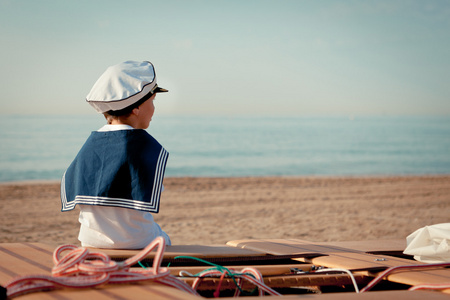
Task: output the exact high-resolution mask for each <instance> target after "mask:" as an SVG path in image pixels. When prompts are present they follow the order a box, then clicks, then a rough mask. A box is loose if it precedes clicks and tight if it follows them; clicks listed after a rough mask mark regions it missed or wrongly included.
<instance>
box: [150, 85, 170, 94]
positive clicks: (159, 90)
mask: <svg viewBox="0 0 450 300" xmlns="http://www.w3.org/2000/svg"><path fill="white" fill-rule="evenodd" d="M168 91H169V90H166V89H163V88H162V87H159V86H158V87H157V88H156V89H155V90H154V91H153V93H154V94H156V93H166V92H168Z"/></svg>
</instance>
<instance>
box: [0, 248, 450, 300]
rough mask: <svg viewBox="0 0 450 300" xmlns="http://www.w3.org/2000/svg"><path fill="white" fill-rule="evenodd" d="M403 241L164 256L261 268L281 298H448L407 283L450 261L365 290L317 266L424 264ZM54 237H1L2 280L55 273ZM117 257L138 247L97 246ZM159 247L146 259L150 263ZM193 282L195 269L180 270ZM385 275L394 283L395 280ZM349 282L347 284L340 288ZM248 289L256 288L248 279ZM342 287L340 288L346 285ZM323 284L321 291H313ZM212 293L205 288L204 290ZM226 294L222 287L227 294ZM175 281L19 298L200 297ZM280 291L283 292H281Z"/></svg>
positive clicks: (447, 274)
mask: <svg viewBox="0 0 450 300" xmlns="http://www.w3.org/2000/svg"><path fill="white" fill-rule="evenodd" d="M404 247H405V242H404V241H400V240H387V241H369V242H339V243H312V242H308V241H303V240H296V239H289V240H287V239H285V240H239V241H230V242H228V243H227V245H225V246H201V245H185V246H183V245H175V246H167V248H166V251H165V253H164V260H163V264H164V265H167V264H169V263H170V267H169V270H170V272H171V274H173V275H177V276H178V274H179V272H180V271H187V272H189V273H191V274H195V273H198V272H200V271H202V270H204V269H206V268H209V267H210V266H208V265H205V264H202V263H201V262H198V261H194V260H189V259H184V260H183V259H181V260H180V259H175V257H177V256H191V257H196V258H200V259H203V260H207V261H210V262H214V263H216V264H219V265H226V267H227V268H231V269H236V270H240V269H242V268H243V267H244V266H251V267H254V268H257V269H258V270H259V271H260V272H261V274H262V275H263V277H264V282H265V284H266V285H268V286H270V287H272V288H274V289H279V290H280V291H281V292H282V293H283V292H284V293H283V294H284V295H286V296H284V297H283V299H299V298H302V297H306V298H307V299H396V300H399V299H450V289H447V290H441V291H430V290H421V291H408V290H407V288H408V287H409V286H414V285H419V284H425V283H426V284H429V283H450V269H449V268H439V269H431V270H423V271H413V272H401V273H394V274H392V275H389V276H388V277H387V281H384V282H383V286H384V287H385V288H384V290H383V287H382V288H381V290H380V289H377V290H374V291H368V292H365V293H359V294H358V293H355V292H353V291H352V282H351V279H350V277H349V276H348V275H346V274H345V273H331V272H330V273H329V274H325V273H315V272H314V270H315V269H317V268H318V267H323V268H344V269H347V270H350V271H351V272H352V273H353V274H354V277H355V280H356V281H357V283H358V285H359V286H360V287H364V286H365V285H367V283H368V282H370V280H372V279H373V278H374V277H375V276H376V275H378V274H379V273H380V272H382V271H384V270H386V269H387V268H389V267H393V266H399V265H402V266H403V265H421V264H422V263H420V262H417V261H414V260H411V259H409V258H408V257H405V256H403V255H402V251H403V249H404ZM55 248H56V247H55V245H46V244H41V243H5V244H0V284H1V285H2V286H4V285H5V284H6V283H7V282H9V281H10V280H11V279H13V278H16V277H20V276H25V275H31V274H44V275H50V274H51V269H52V267H53V261H52V255H53V251H54V250H55ZM96 251H101V252H103V253H106V254H107V255H109V256H110V257H111V258H112V259H113V260H117V261H120V260H124V259H126V258H128V257H131V256H133V255H135V254H136V253H138V252H139V251H137V250H106V249H102V250H98V249H96ZM153 258H154V252H152V253H150V255H148V257H146V259H145V260H143V262H144V263H151V261H152V260H153ZM179 278H180V279H182V280H183V281H185V282H186V283H188V284H192V282H193V281H194V279H193V278H191V277H187V276H184V277H179ZM218 281H219V279H218V278H208V279H205V280H204V281H203V282H202V284H201V285H200V286H199V290H201V291H208V290H214V289H216V287H217V284H218ZM386 282H388V283H392V285H391V286H389V285H387V286H386ZM343 286H345V289H344V288H342V287H343ZM221 288H222V290H226V289H233V288H234V282H233V281H232V280H231V279H228V278H225V280H223V281H222V287H221ZM243 288H244V289H250V290H251V289H252V286H251V285H250V284H247V285H244V286H243ZM300 288H301V289H306V290H308V289H310V290H309V291H308V293H306V294H302V295H294V294H292V295H289V294H290V293H291V292H292V291H295V290H296V289H300ZM341 289H342V290H341ZM314 291H322V292H323V293H322V294H314V293H313V292H314ZM205 295H206V294H205ZM221 295H222V294H221ZM201 298H202V297H201V296H194V295H190V294H188V293H185V292H183V291H179V290H177V289H175V288H172V287H168V286H164V285H161V284H157V283H152V282H143V283H138V284H115V285H112V284H107V285H103V286H100V287H96V288H88V289H59V290H52V291H46V292H35V293H30V294H27V295H22V296H19V297H18V299H187V300H189V299H201ZM275 298H277V297H275Z"/></svg>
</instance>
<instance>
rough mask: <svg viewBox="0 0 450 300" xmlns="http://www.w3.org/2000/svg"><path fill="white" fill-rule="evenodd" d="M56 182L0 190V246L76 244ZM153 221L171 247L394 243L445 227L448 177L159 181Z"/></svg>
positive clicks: (74, 215)
mask: <svg viewBox="0 0 450 300" xmlns="http://www.w3.org/2000/svg"><path fill="white" fill-rule="evenodd" d="M59 184H60V182H59V181H54V180H49V181H46V180H39V181H16V182H2V183H0V209H1V211H2V212H3V216H4V217H3V218H2V219H1V220H0V228H1V234H0V242H2V243H6V242H43V243H51V244H67V243H72V244H79V242H78V240H77V234H78V230H79V223H78V209H77V208H75V209H74V210H72V211H70V212H64V213H62V212H60V195H59ZM164 186H165V190H164V192H163V194H162V198H161V207H160V213H159V214H155V215H154V218H155V221H156V222H157V223H158V224H159V225H160V226H161V227H162V228H163V230H165V231H166V232H167V233H168V234H169V235H170V237H171V239H172V242H173V244H178V245H180V244H203V245H212V244H220V245H224V244H225V243H226V242H227V241H230V240H238V239H264V238H267V239H269V238H270V239H277V238H284V239H286V238H288V239H303V240H309V241H316V242H326V241H358V240H377V239H399V238H400V239H402V238H406V236H407V235H409V234H410V233H412V232H414V231H415V230H417V229H419V228H421V227H423V226H426V225H433V224H438V223H447V222H449V220H448V211H449V210H450V175H407V176H398V175H395V176H271V177H265V176H261V177H166V178H165V180H164Z"/></svg>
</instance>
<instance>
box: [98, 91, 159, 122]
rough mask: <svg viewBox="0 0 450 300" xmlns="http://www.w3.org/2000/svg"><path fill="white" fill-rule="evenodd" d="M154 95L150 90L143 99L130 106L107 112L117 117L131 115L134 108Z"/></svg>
mask: <svg viewBox="0 0 450 300" xmlns="http://www.w3.org/2000/svg"><path fill="white" fill-rule="evenodd" d="M153 95H154V93H152V92H150V93H148V94H147V95H145V96H144V97H142V99H140V100H139V101H137V102H136V103H133V104H131V105H130V106H127V107H125V108H123V109H121V110H108V111H107V112H106V114H108V115H111V116H115V117H119V116H124V115H129V114H130V113H131V112H132V111H133V109H135V108H137V107H139V106H140V105H141V104H142V103H144V102H145V101H147V100H148V99H150V98H151V97H152V96H153Z"/></svg>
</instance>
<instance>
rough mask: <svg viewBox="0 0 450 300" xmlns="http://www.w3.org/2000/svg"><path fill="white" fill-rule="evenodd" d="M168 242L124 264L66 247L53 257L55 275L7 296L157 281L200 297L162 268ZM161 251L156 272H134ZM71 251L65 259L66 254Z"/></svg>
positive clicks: (31, 279)
mask: <svg viewBox="0 0 450 300" xmlns="http://www.w3.org/2000/svg"><path fill="white" fill-rule="evenodd" d="M165 247H166V242H165V240H164V238H162V237H157V238H156V239H155V240H153V241H152V242H151V243H150V244H149V245H148V246H147V247H145V248H144V249H143V250H142V251H141V252H139V253H138V254H136V255H135V256H133V257H131V258H128V259H127V260H125V261H123V262H115V261H112V260H111V259H110V257H109V256H107V255H106V254H103V253H100V252H90V251H89V250H88V249H86V248H80V247H77V246H74V245H63V246H60V247H58V248H57V249H56V250H55V252H54V253H53V262H54V264H55V266H54V267H53V269H52V275H51V276H50V275H30V276H23V277H20V278H17V279H14V280H12V281H10V282H9V283H8V284H7V285H6V289H7V295H8V297H9V298H13V297H16V296H19V295H22V294H25V293H30V292H36V291H42V290H49V289H58V288H90V287H95V286H98V285H102V284H106V283H131V282H137V281H155V282H159V283H161V284H164V285H168V286H171V287H174V288H177V289H180V290H182V291H185V292H188V293H190V294H194V295H198V293H197V292H196V291H195V290H193V289H192V288H191V287H190V286H189V285H188V284H186V283H185V282H183V281H181V280H179V279H177V278H176V277H175V276H173V275H170V272H169V270H168V269H167V268H164V267H161V262H162V259H163V254H164V250H165ZM155 248H157V251H156V255H155V258H154V259H153V268H146V269H133V271H131V270H130V267H131V266H132V265H135V264H136V263H138V262H139V261H140V260H142V259H143V258H145V257H146V256H147V255H148V254H149V253H150V252H151V251H152V250H153V249H155ZM65 251H68V253H67V254H65V255H64V256H62V257H61V254H62V252H65Z"/></svg>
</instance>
